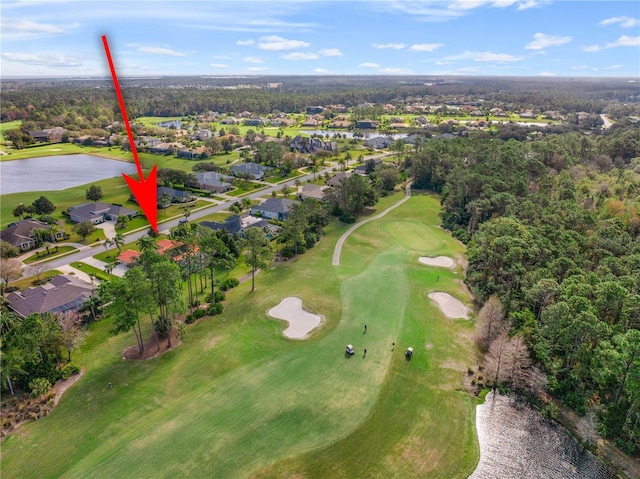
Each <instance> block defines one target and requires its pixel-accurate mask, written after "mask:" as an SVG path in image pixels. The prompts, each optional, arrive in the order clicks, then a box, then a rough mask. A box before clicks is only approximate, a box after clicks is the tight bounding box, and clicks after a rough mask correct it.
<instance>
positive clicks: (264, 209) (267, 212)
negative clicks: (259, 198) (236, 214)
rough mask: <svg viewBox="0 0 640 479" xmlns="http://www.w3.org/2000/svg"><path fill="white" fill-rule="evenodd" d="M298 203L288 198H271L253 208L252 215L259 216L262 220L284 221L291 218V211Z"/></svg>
mask: <svg viewBox="0 0 640 479" xmlns="http://www.w3.org/2000/svg"><path fill="white" fill-rule="evenodd" d="M296 203H297V201H293V200H290V199H288V198H269V199H268V200H265V201H264V202H263V203H261V204H259V205H255V206H252V207H251V214H252V215H259V216H261V217H262V218H268V219H276V220H280V221H284V220H286V219H287V216H289V210H291V208H292V207H293V205H295V204H296Z"/></svg>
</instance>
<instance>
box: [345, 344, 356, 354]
mask: <svg viewBox="0 0 640 479" xmlns="http://www.w3.org/2000/svg"><path fill="white" fill-rule="evenodd" d="M355 352H356V351H355V349H353V346H351V345H350V344H347V354H353V353H355Z"/></svg>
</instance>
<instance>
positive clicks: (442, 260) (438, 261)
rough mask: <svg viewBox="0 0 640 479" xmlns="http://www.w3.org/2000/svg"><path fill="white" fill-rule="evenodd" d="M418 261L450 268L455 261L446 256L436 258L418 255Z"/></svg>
mask: <svg viewBox="0 0 640 479" xmlns="http://www.w3.org/2000/svg"><path fill="white" fill-rule="evenodd" d="M419 261H420V262H421V263H422V264H426V265H427V266H440V267H442V268H452V267H453V266H454V265H455V263H454V262H453V260H452V259H451V258H447V257H446V256H438V257H436V258H430V257H428V256H420V259H419Z"/></svg>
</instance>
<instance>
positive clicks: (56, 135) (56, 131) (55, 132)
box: [28, 126, 67, 143]
mask: <svg viewBox="0 0 640 479" xmlns="http://www.w3.org/2000/svg"><path fill="white" fill-rule="evenodd" d="M66 133H67V130H66V128H62V127H61V126H56V127H54V128H46V129H44V130H36V131H29V132H28V134H29V136H30V137H31V138H33V139H34V140H35V141H37V142H39V143H47V142H49V143H59V142H61V141H62V137H63V136H64V135H65V134H66Z"/></svg>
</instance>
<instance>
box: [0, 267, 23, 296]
mask: <svg viewBox="0 0 640 479" xmlns="http://www.w3.org/2000/svg"><path fill="white" fill-rule="evenodd" d="M21 276H22V263H21V262H20V261H19V260H17V259H3V260H2V262H0V280H2V283H0V294H1V293H2V292H3V291H4V288H5V286H7V285H8V284H9V283H11V282H12V281H15V280H16V279H19V278H20V277H21Z"/></svg>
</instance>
